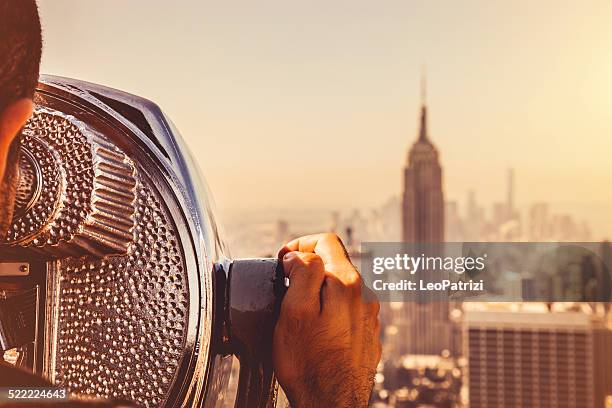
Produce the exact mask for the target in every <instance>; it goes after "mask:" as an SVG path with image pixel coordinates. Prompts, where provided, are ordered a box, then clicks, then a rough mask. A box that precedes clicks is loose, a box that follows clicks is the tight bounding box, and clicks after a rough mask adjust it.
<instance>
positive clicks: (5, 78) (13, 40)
mask: <svg viewBox="0 0 612 408" xmlns="http://www.w3.org/2000/svg"><path fill="white" fill-rule="evenodd" d="M41 37H42V36H41V29H40V18H39V17H38V8H37V7H36V1H35V0H0V112H2V111H3V110H4V109H5V108H6V107H7V106H8V105H9V104H10V103H12V102H15V101H17V100H19V99H21V98H31V97H32V96H33V95H34V89H35V88H36V84H37V83H38V72H39V66H40V56H41V50H42V38H41Z"/></svg>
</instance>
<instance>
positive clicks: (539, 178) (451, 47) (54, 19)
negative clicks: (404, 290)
mask: <svg viewBox="0 0 612 408" xmlns="http://www.w3.org/2000/svg"><path fill="white" fill-rule="evenodd" d="M40 7H41V14H42V19H43V28H44V36H45V49H44V55H43V66H42V72H45V73H52V74H59V75H65V76H70V77H76V78H80V79H85V80H89V81H93V82H98V83H102V84H106V85H109V86H112V87H116V88H119V89H122V90H126V91H130V92H133V93H136V94H139V95H142V96H145V97H148V98H150V99H152V100H154V101H155V102H156V103H158V104H159V105H160V106H162V107H163V109H164V110H165V111H166V112H167V113H168V114H169V116H170V117H171V118H172V119H173V121H174V122H175V123H176V124H177V126H178V128H179V129H180V130H181V132H182V134H183V136H184V137H185V139H186V141H187V144H188V145H189V146H190V147H191V149H192V150H193V152H194V154H195V155H196V156H197V157H198V158H199V161H200V166H201V167H202V169H203V170H204V172H205V174H207V176H208V181H209V184H210V185H211V187H212V191H213V193H214V195H215V198H216V201H217V203H218V205H219V207H220V208H222V209H224V210H226V211H229V212H237V211H243V210H245V209H254V210H257V211H265V210H267V209H275V208H281V209H282V208H297V207H308V208H312V207H317V208H323V207H325V208H327V209H329V210H333V209H338V208H346V207H348V206H356V207H358V208H376V207H378V206H380V205H382V204H383V203H384V202H386V201H387V200H388V198H389V197H391V196H392V195H394V194H395V192H397V190H398V188H399V186H401V174H398V172H397V171H396V169H397V168H398V167H399V166H401V164H402V163H403V162H404V160H405V151H406V148H407V147H408V141H409V140H410V136H411V135H413V134H414V132H415V131H416V129H417V128H418V118H416V117H415V116H416V114H417V113H418V109H419V108H418V94H419V91H418V86H419V84H418V76H419V70H420V67H421V64H423V63H425V64H426V65H427V71H428V77H429V78H430V81H429V82H430V86H429V102H430V105H431V109H430V115H431V117H432V118H433V119H434V122H435V124H434V125H432V128H431V133H432V136H433V138H434V139H435V140H436V141H437V144H438V146H440V147H441V148H442V150H443V151H444V155H443V157H442V160H443V162H444V165H445V168H446V177H445V179H446V180H445V193H446V197H447V199H449V200H460V201H463V200H464V197H466V196H467V191H468V190H470V189H474V190H476V191H477V192H478V196H479V200H480V201H481V202H483V203H491V202H494V201H496V200H500V197H503V196H504V194H505V193H504V189H505V183H504V182H503V180H504V174H505V172H506V169H507V168H508V167H510V166H511V167H514V168H515V173H516V174H515V176H516V179H517V188H516V206H517V207H522V206H524V205H525V203H530V202H536V201H546V202H549V203H551V205H552V206H553V207H554V208H559V211H563V212H570V213H572V214H575V215H576V216H577V217H579V218H587V219H588V221H589V223H590V224H591V225H592V226H593V237H594V239H597V240H599V239H602V238H605V237H608V238H610V237H611V236H612V217H610V211H609V208H612V189H608V188H601V186H608V185H612V165H611V164H610V160H609V157H608V155H609V153H608V152H609V151H610V150H611V149H610V143H611V142H610V140H612V137H611V136H612V135H611V133H610V132H611V130H610V127H609V124H610V121H611V116H610V115H611V112H612V111H611V110H610V105H609V94H610V92H612V82H611V81H610V79H609V75H608V73H609V72H610V70H611V69H612V57H610V54H609V52H608V46H607V44H608V40H609V34H608V32H609V30H607V25H608V22H609V21H610V19H611V18H612V5H611V4H610V3H609V2H606V1H593V2H588V3H576V2H565V3H558V2H553V1H548V0H546V1H542V2H537V3H533V2H527V1H521V2H513V3H506V4H504V3H499V2H493V3H491V2H484V1H482V2H479V1H469V2H461V3H456V2H446V3H444V4H443V5H441V4H439V3H431V2H423V1H411V2H401V1H391V2H388V3H385V5H384V7H383V6H382V5H381V4H377V3H372V2H367V1H357V2H352V3H351V6H350V7H347V5H346V4H345V3H344V2H341V1H336V2H316V1H315V2H309V3H308V4H305V3H304V4H298V3H293V2H290V3H286V2H280V1H277V0H266V1H263V2H258V3H257V4H253V3H249V2H242V3H232V4H219V3H211V2H191V1H189V2H184V3H183V6H182V7H176V6H175V5H174V4H169V3H164V2H160V1H153V2H149V3H148V6H147V7H146V8H143V7H142V6H141V5H140V4H139V3H138V2H118V1H115V2H113V1H109V2H106V3H105V4H104V5H101V4H93V5H89V4H88V5H85V4H83V3H82V2H78V1H74V0H57V1H52V2H51V1H48V0H42V1H41V2H40ZM108 21H114V22H116V24H112V25H109V24H108ZM117 25H120V26H125V27H130V29H129V30H121V33H120V34H119V33H118V32H117V31H116V30H115V29H114V28H113V27H116V26H117ZM136 50H138V51H136ZM230 151H232V152H235V155H234V156H231V157H230V156H228V155H227V154H224V153H225V152H230ZM247 152H248V153H247ZM339 169H342V171H338V170H339ZM279 191H280V192H282V194H279ZM313 192H316V194H313ZM313 196H315V197H316V198H313ZM244 197H249V200H248V201H247V200H244ZM323 197H324V198H323ZM247 207H248V208H247Z"/></svg>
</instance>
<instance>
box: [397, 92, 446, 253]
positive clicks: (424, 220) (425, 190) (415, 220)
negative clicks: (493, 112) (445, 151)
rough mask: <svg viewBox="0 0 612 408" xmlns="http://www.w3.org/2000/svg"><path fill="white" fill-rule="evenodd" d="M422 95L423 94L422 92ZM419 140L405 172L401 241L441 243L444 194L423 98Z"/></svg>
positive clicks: (440, 170)
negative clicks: (428, 130)
mask: <svg viewBox="0 0 612 408" xmlns="http://www.w3.org/2000/svg"><path fill="white" fill-rule="evenodd" d="M423 94H424V90H423ZM422 99H423V101H422V105H421V126H420V129H419V137H418V139H417V140H416V142H414V144H413V145H412V148H411V149H410V152H409V153H408V163H407V165H406V167H405V169H404V199H403V207H402V240H403V241H404V242H412V243H426V242H444V194H443V193H442V167H440V162H439V161H438V150H437V149H436V147H435V146H434V145H433V143H432V142H431V140H430V139H429V134H428V132H427V106H426V105H425V97H424V96H423V97H422Z"/></svg>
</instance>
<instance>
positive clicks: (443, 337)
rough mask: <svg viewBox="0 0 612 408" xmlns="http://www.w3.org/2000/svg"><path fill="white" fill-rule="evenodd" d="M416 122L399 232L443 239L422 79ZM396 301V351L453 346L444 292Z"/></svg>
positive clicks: (413, 239) (412, 239)
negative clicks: (398, 335) (398, 342)
mask: <svg viewBox="0 0 612 408" xmlns="http://www.w3.org/2000/svg"><path fill="white" fill-rule="evenodd" d="M421 98H422V101H421V102H422V103H421V123H420V128H419V134H418V138H417V140H416V142H414V144H413V145H412V147H411V148H410V151H409V153H408V162H407V165H406V167H405V169H404V194H403V206H402V232H403V234H402V238H403V241H404V242H407V243H413V244H414V243H416V244H420V243H442V242H444V194H443V192H442V167H441V166H440V162H439V159H438V150H437V149H436V147H435V146H434V145H433V143H432V142H431V140H430V138H429V134H428V131H427V106H426V104H425V84H424V81H423V83H422V96H421ZM417 296H418V299H417V300H416V301H413V302H406V303H404V304H403V305H402V310H401V313H399V315H400V316H401V318H400V319H399V321H398V320H397V319H396V321H395V322H394V323H395V324H396V325H397V327H398V328H399V329H400V331H401V335H402V337H403V339H404V341H403V342H402V347H401V350H400V351H401V352H402V354H421V355H440V354H441V353H442V352H443V351H444V350H448V351H450V352H451V354H452V355H455V354H456V352H457V351H459V350H457V346H456V341H455V336H454V335H453V333H454V327H453V324H452V322H451V320H450V317H449V311H450V305H449V302H448V299H447V297H446V295H445V294H440V293H438V292H435V294H430V293H427V292H422V293H418V294H417Z"/></svg>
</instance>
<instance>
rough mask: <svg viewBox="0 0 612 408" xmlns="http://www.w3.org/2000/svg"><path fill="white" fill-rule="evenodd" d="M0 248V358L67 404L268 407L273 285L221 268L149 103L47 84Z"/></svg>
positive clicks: (183, 167)
mask: <svg viewBox="0 0 612 408" xmlns="http://www.w3.org/2000/svg"><path fill="white" fill-rule="evenodd" d="M35 104H36V109H35V114H34V116H33V117H32V118H31V119H30V120H29V121H28V123H27V124H26V126H25V127H24V129H23V132H22V135H21V147H20V154H19V162H18V169H19V170H18V174H19V176H18V183H17V185H16V192H15V198H14V201H15V207H14V215H13V219H12V224H11V225H10V227H9V230H8V232H7V234H6V237H5V238H4V239H3V240H2V241H0V347H1V348H2V349H3V350H4V351H5V357H6V356H7V355H8V356H10V358H11V359H12V360H11V362H12V363H13V364H15V365H18V366H21V367H24V368H27V369H29V370H31V371H32V372H34V373H36V374H39V375H41V376H43V377H45V378H46V379H47V380H49V381H50V382H51V383H53V384H55V385H58V386H61V387H65V388H67V389H68V391H69V392H70V393H71V394H73V395H75V396H86V397H100V398H112V399H121V400H127V401H133V402H134V403H136V404H138V405H142V406H201V405H205V406H217V405H218V404H219V403H220V402H221V401H222V400H224V399H227V398H229V396H228V395H227V382H228V377H229V373H230V370H231V361H232V355H236V356H237V357H238V358H239V360H240V374H239V383H238V393H237V396H236V406H239V407H271V406H280V405H283V398H282V392H280V391H279V388H278V384H277V383H276V381H275V380H274V374H273V371H272V365H271V357H270V355H271V354H270V353H271V351H270V345H271V336H272V331H273V329H274V324H275V321H276V317H277V314H278V309H279V306H280V301H281V299H282V296H283V293H284V289H285V286H284V274H283V271H282V269H281V265H282V264H281V263H279V261H278V260H276V259H251V260H235V261H232V260H231V259H230V257H229V252H228V250H227V248H226V246H225V244H224V241H223V237H222V235H221V234H220V232H219V231H220V230H219V228H218V226H217V223H216V219H215V215H214V214H215V213H214V209H213V207H212V204H211V200H210V193H209V190H208V189H207V187H206V186H205V184H204V183H203V182H202V180H201V179H200V176H199V172H198V170H197V166H196V165H195V164H194V163H193V161H192V158H191V156H190V154H189V151H188V150H187V149H186V147H185V145H184V144H183V141H182V140H181V137H180V135H179V134H178V131H177V130H176V128H175V127H174V126H173V124H172V122H171V121H170V120H169V119H168V118H167V117H166V116H165V115H164V114H163V112H162V111H161V110H160V109H159V107H157V106H156V105H155V104H153V103H152V102H150V101H147V100H145V99H142V98H139V97H136V96H133V95H129V94H126V93H123V92H119V91H116V90H112V89H109V88H105V87H101V86H97V85H93V84H89V83H85V82H81V81H75V80H70V79H65V78H58V77H50V76H46V77H43V78H42V79H41V82H40V83H39V87H38V89H37V92H36V95H35Z"/></svg>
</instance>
